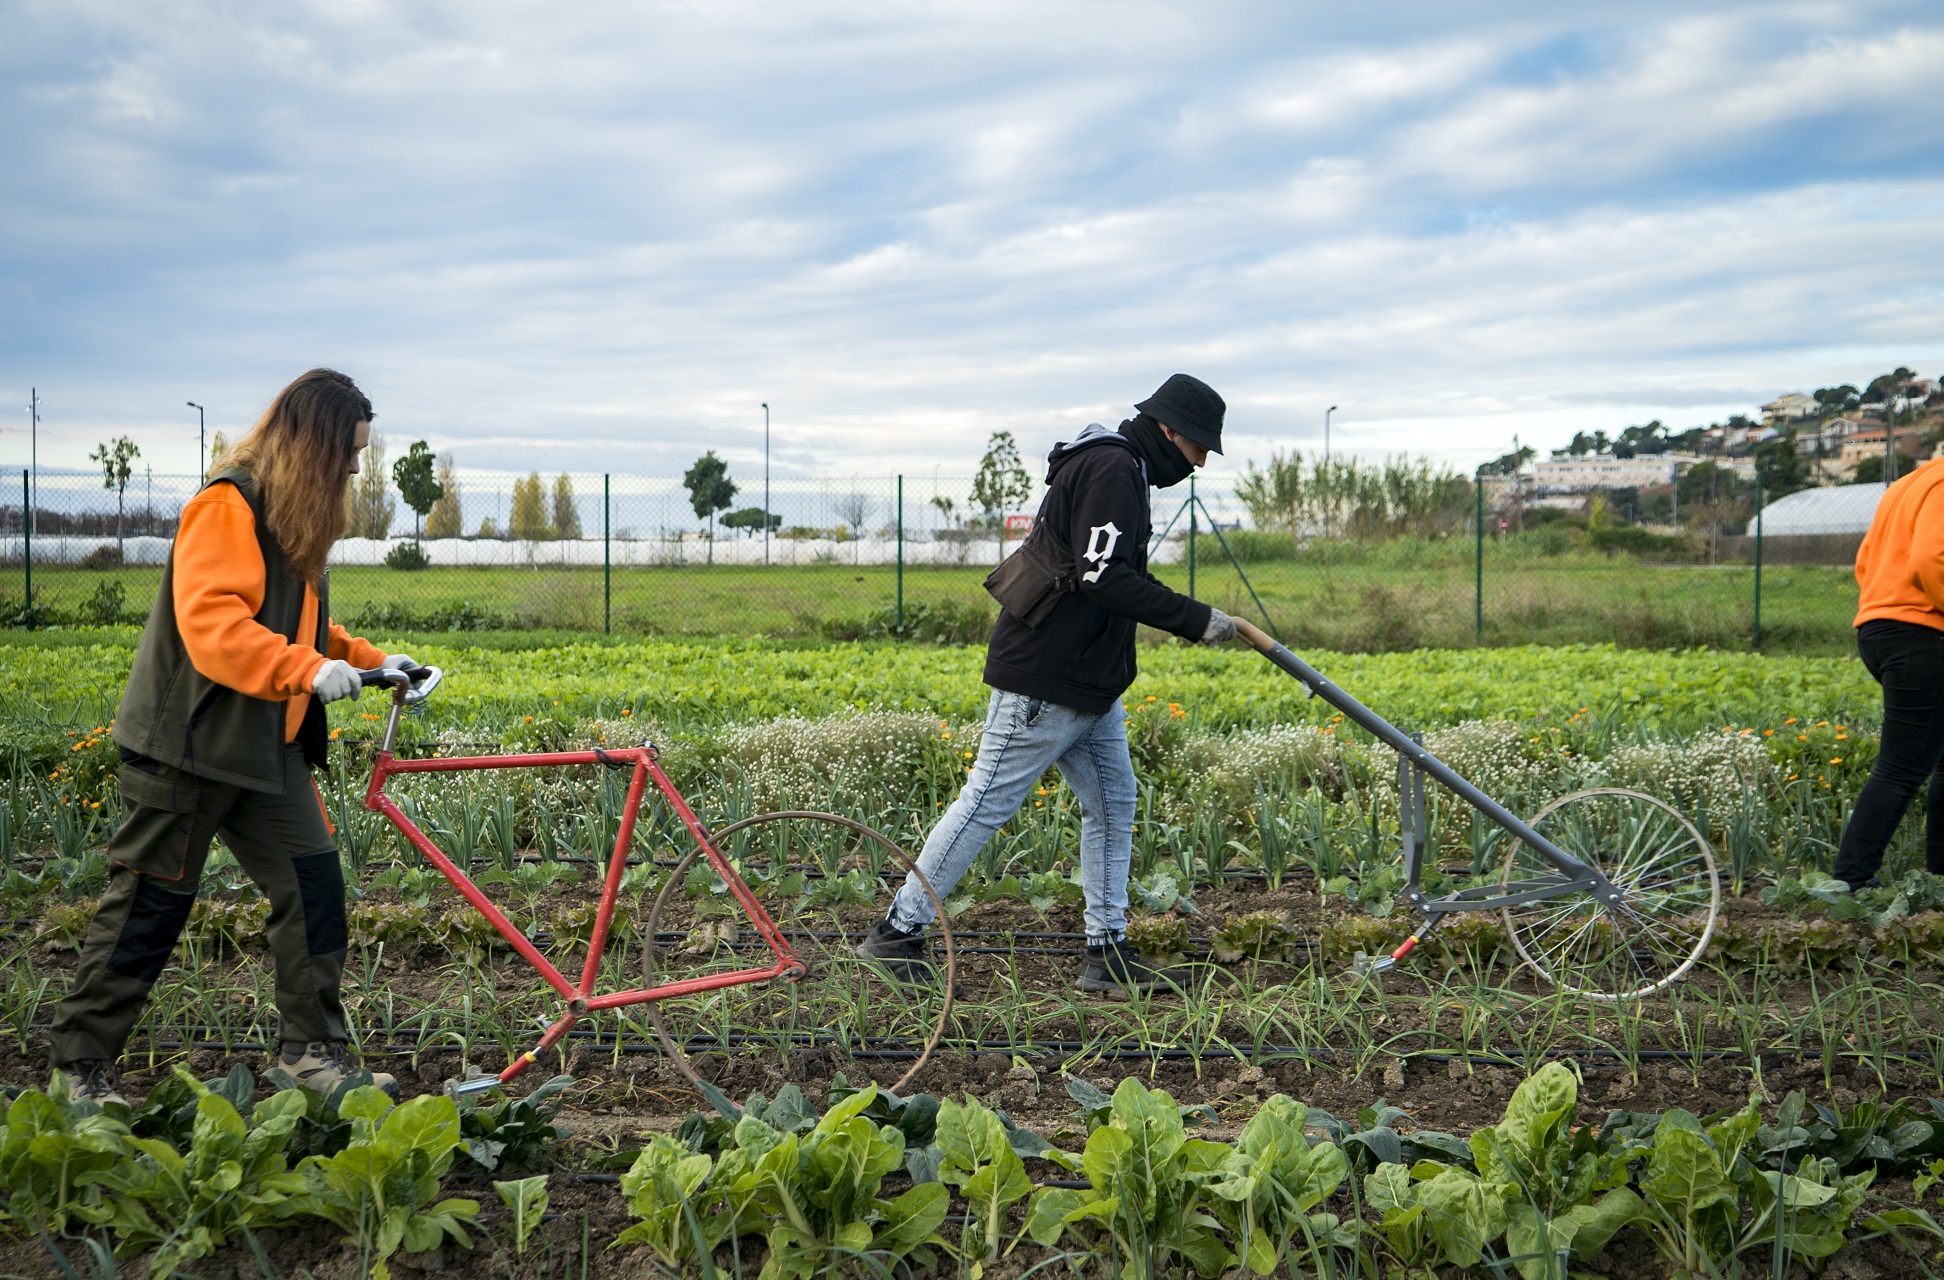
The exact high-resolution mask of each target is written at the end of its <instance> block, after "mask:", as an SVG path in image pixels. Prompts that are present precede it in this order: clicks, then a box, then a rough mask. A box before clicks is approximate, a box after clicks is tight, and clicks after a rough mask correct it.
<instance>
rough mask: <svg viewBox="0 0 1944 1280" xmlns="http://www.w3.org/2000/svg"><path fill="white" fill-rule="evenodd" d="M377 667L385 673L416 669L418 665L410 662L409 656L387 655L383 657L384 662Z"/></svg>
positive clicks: (403, 654) (399, 654) (401, 654)
mask: <svg viewBox="0 0 1944 1280" xmlns="http://www.w3.org/2000/svg"><path fill="white" fill-rule="evenodd" d="M379 665H380V666H382V667H383V668H384V669H385V670H386V671H403V670H405V668H407V667H416V666H417V665H418V663H416V662H414V661H412V658H411V655H410V654H405V653H388V654H386V655H385V660H384V662H382V663H380V664H379Z"/></svg>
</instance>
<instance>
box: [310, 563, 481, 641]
mask: <svg viewBox="0 0 1944 1280" xmlns="http://www.w3.org/2000/svg"><path fill="white" fill-rule="evenodd" d="M405 545H407V546H409V545H411V544H409V543H407V544H405ZM339 621H341V622H343V623H344V625H345V626H347V627H349V628H351V629H352V630H354V631H364V632H372V631H510V630H514V629H516V627H515V623H514V621H513V620H512V619H510V618H505V617H502V616H501V615H499V614H497V613H491V612H489V611H487V610H485V609H481V608H479V607H478V606H477V605H474V604H471V603H468V602H466V601H463V600H462V601H460V602H459V603H457V604H441V605H434V606H433V607H431V608H429V609H415V608H413V607H411V606H410V605H402V604H387V605H366V606H365V607H364V608H362V609H360V610H358V611H357V612H356V613H353V614H351V615H349V616H348V617H344V618H341V619H339Z"/></svg>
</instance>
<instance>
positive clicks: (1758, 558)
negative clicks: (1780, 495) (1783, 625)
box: [1750, 465, 1762, 650]
mask: <svg viewBox="0 0 1944 1280" xmlns="http://www.w3.org/2000/svg"><path fill="white" fill-rule="evenodd" d="M1750 647H1751V648H1754V649H1757V650H1759V649H1761V647H1762V468H1761V467H1760V466H1759V465H1758V466H1757V467H1756V468H1755V640H1754V644H1753V645H1752V646H1750Z"/></svg>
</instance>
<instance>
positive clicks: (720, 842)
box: [642, 809, 958, 1093]
mask: <svg viewBox="0 0 1944 1280" xmlns="http://www.w3.org/2000/svg"><path fill="white" fill-rule="evenodd" d="M784 821H798V822H826V823H831V824H834V825H836V826H839V827H844V828H846V829H848V830H850V831H852V832H855V833H856V834H858V835H860V836H863V837H864V838H865V839H867V840H870V841H872V842H874V843H875V844H876V845H877V846H878V847H879V848H881V849H883V850H884V851H885V852H886V853H888V854H890V855H891V856H892V857H893V858H895V859H896V860H897V863H898V865H899V866H901V867H902V868H903V869H904V870H905V871H907V872H909V873H910V874H911V875H912V876H914V877H916V879H917V881H918V885H919V887H920V888H922V889H923V890H924V891H925V896H926V897H928V898H930V899H931V904H932V911H933V913H934V918H935V920H936V923H937V926H938V933H939V937H940V938H941V940H942V941H943V943H944V948H945V975H944V984H943V986H942V988H941V989H940V991H941V994H940V996H939V1008H938V1018H937V1021H936V1022H934V1023H933V1024H932V1028H931V1033H930V1035H929V1037H928V1038H927V1039H926V1041H925V1046H924V1048H923V1049H922V1050H921V1051H920V1052H919V1054H918V1056H917V1058H916V1059H915V1060H913V1062H912V1064H911V1066H910V1067H909V1068H908V1069H907V1070H906V1071H905V1073H904V1074H903V1075H901V1076H899V1077H898V1078H897V1080H896V1081H895V1082H894V1083H893V1084H892V1085H891V1086H890V1090H889V1091H890V1092H892V1093H902V1092H904V1089H905V1086H907V1085H909V1084H910V1083H911V1081H912V1080H913V1079H915V1078H916V1077H917V1075H918V1073H919V1072H920V1071H922V1070H924V1069H925V1064H926V1063H927V1062H929V1061H930V1060H931V1056H932V1053H933V1052H934V1051H935V1050H936V1049H937V1048H938V1045H939V1042H940V1041H941V1040H943V1039H944V1038H945V1027H946V1024H947V1023H948V1022H949V1021H950V1019H951V1016H952V992H953V989H954V987H955V984H956V982H957V978H958V956H957V952H956V951H955V950H954V947H953V943H952V922H951V917H950V916H948V915H947V914H946V912H945V903H944V900H943V899H941V898H940V897H939V896H938V892H937V890H935V889H933V888H932V885H931V881H930V880H928V879H926V878H925V874H924V872H922V871H920V870H918V864H917V863H916V862H915V861H914V860H913V859H912V857H911V855H910V854H908V853H906V852H905V851H904V850H903V849H902V848H900V847H899V846H898V844H897V842H896V841H894V840H892V839H891V838H890V837H888V836H886V835H885V834H884V833H883V832H880V831H877V830H875V829H873V828H871V827H868V826H866V825H865V824H863V823H861V822H858V821H855V820H854V819H851V818H846V817H844V816H843V815H841V814H835V813H823V812H820V811H818V810H814V809H786V810H782V811H779V812H776V813H759V814H756V815H755V816H753V817H748V818H743V819H741V820H740V821H737V822H732V823H730V824H729V825H728V826H725V827H723V828H722V829H721V830H719V831H715V832H711V833H710V836H709V838H710V840H711V842H713V843H714V844H715V846H716V847H717V848H718V849H722V850H723V851H724V854H725V856H727V853H728V850H727V849H726V848H725V845H726V843H727V842H728V841H729V839H730V838H731V837H733V836H736V835H739V834H741V833H743V832H746V831H750V830H752V829H755V828H758V827H761V826H763V825H765V824H768V823H775V822H784ZM701 856H702V849H701V846H699V845H697V846H695V847H693V848H691V849H690V850H689V851H688V854H687V855H686V856H685V857H683V858H682V860H681V861H680V862H678V863H676V864H675V867H674V869H673V870H671V871H670V872H669V874H668V879H667V880H666V881H664V882H663V884H662V887H661V892H660V893H657V894H656V895H655V906H654V909H653V910H652V911H650V912H649V913H648V926H647V935H646V938H645V940H644V943H645V945H644V946H643V947H642V957H643V959H642V967H643V969H644V971H645V975H646V977H647V985H649V986H651V987H652V986H654V985H656V982H657V979H656V977H655V939H656V938H658V937H660V936H661V934H662V932H663V929H662V925H663V917H664V915H665V914H666V910H667V907H668V905H669V903H670V901H671V898H670V895H671V893H673V894H675V895H676V896H677V898H680V897H681V895H682V893H683V890H682V887H681V886H682V883H683V881H684V879H685V878H686V877H687V875H688V872H689V868H690V867H692V866H694V865H695V860H696V859H697V858H699V857H701ZM816 980H817V974H816V972H815V969H814V966H813V968H812V971H811V972H810V973H809V974H807V975H805V977H804V978H803V979H802V981H803V982H806V983H812V982H815V981H816ZM780 981H781V980H780V979H773V980H772V982H771V983H767V984H756V985H758V986H768V985H772V984H773V983H775V982H780ZM647 1010H648V1019H649V1021H650V1022H651V1023H653V1024H654V1028H655V1037H656V1039H658V1040H659V1041H660V1042H661V1049H662V1052H663V1053H664V1054H665V1055H667V1057H668V1059H669V1061H671V1062H673V1063H674V1064H675V1066H676V1067H677V1068H678V1069H679V1070H680V1071H681V1073H682V1074H683V1075H684V1076H686V1077H688V1079H689V1081H690V1082H691V1083H694V1084H700V1083H701V1082H702V1078H701V1077H700V1076H699V1075H697V1074H696V1072H695V1067H694V1066H693V1065H692V1064H691V1063H690V1062H689V1060H688V1055H687V1054H686V1053H684V1052H683V1050H682V1048H681V1046H680V1045H679V1044H678V1043H677V1042H676V1040H675V1037H674V1036H673V1035H671V1034H670V1033H669V1029H668V1020H667V1018H665V1017H664V1016H663V1013H662V1002H661V1001H654V1002H651V1003H650V1004H649V1005H647Z"/></svg>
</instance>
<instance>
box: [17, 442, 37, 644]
mask: <svg viewBox="0 0 1944 1280" xmlns="http://www.w3.org/2000/svg"><path fill="white" fill-rule="evenodd" d="M32 474H33V473H32V472H30V471H28V470H27V469H26V468H25V467H22V468H21V470H20V541H21V556H20V567H21V568H22V569H23V570H24V571H25V572H26V574H27V594H26V596H25V597H24V598H23V599H22V600H21V602H20V623H21V625H22V626H25V627H32V626H33V625H34V507H33V502H34V489H33V484H32V482H31V479H30V477H31V476H32Z"/></svg>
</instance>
